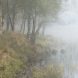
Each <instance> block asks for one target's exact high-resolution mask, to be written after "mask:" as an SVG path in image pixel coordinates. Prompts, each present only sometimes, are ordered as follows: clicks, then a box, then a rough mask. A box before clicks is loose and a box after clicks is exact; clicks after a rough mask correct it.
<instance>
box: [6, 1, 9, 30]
mask: <svg viewBox="0 0 78 78" xmlns="http://www.w3.org/2000/svg"><path fill="white" fill-rule="evenodd" d="M6 9H7V16H6V18H7V19H6V26H7V27H6V29H7V30H9V7H8V0H7V2H6Z"/></svg>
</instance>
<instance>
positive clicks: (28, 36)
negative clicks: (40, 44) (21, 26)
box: [27, 15, 31, 39]
mask: <svg viewBox="0 0 78 78" xmlns="http://www.w3.org/2000/svg"><path fill="white" fill-rule="evenodd" d="M27 23H28V26H27V27H28V29H27V38H28V39H30V29H31V26H30V24H31V18H30V15H29V16H28V20H27Z"/></svg>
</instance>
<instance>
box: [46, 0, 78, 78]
mask: <svg viewBox="0 0 78 78" xmlns="http://www.w3.org/2000/svg"><path fill="white" fill-rule="evenodd" d="M46 34H47V35H52V36H54V37H56V38H57V39H61V40H63V41H64V42H65V43H66V44H67V47H66V49H65V50H66V51H65V54H64V60H63V61H64V62H63V63H64V65H65V67H64V68H65V69H64V78H78V67H77V66H78V0H63V4H62V10H61V12H60V14H59V20H58V21H57V22H56V23H52V24H49V25H48V26H47V29H46ZM71 65H72V66H75V68H76V69H75V70H74V71H73V70H72V68H71V67H70V66H71Z"/></svg>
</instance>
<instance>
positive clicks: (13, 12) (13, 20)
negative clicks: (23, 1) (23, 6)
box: [11, 0, 16, 31]
mask: <svg viewBox="0 0 78 78" xmlns="http://www.w3.org/2000/svg"><path fill="white" fill-rule="evenodd" d="M15 9H16V1H15V0H14V1H13V7H12V21H11V22H12V25H11V28H12V31H14V30H15V15H16V13H15Z"/></svg>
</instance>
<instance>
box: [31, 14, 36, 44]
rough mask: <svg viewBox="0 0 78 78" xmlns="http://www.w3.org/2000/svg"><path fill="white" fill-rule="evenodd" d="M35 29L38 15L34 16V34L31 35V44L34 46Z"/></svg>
mask: <svg viewBox="0 0 78 78" xmlns="http://www.w3.org/2000/svg"><path fill="white" fill-rule="evenodd" d="M35 29H36V13H35V14H34V16H33V28H32V34H31V43H32V44H35V41H36V34H35Z"/></svg>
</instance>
